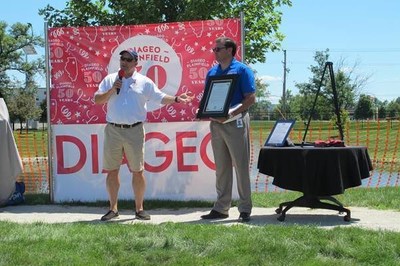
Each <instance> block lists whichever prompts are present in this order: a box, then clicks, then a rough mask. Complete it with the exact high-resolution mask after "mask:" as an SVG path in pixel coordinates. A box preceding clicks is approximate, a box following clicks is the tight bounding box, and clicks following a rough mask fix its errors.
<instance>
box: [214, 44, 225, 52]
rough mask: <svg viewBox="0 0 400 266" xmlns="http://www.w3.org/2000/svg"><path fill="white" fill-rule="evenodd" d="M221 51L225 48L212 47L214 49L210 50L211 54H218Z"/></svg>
mask: <svg viewBox="0 0 400 266" xmlns="http://www.w3.org/2000/svg"><path fill="white" fill-rule="evenodd" d="M222 49H226V47H225V46H224V47H218V46H217V47H214V48H212V50H213V52H216V53H218V52H219V51H221V50H222Z"/></svg>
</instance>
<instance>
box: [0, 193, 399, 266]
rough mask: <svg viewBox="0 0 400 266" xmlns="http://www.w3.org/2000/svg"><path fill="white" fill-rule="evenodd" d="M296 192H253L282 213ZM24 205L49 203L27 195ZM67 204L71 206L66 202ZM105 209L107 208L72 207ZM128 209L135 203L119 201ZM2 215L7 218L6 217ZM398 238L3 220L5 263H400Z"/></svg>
mask: <svg viewBox="0 0 400 266" xmlns="http://www.w3.org/2000/svg"><path fill="white" fill-rule="evenodd" d="M399 193H400V189H399V188H396V187H388V188H379V189H365V188H357V189H349V190H346V193H345V194H343V195H340V196H338V199H339V200H341V201H342V202H343V203H344V204H345V205H346V206H364V207H370V208H378V209H390V210H397V211H400V208H399V206H400V204H399V203H400V202H399V201H400V199H399V198H400V197H399V196H398V195H399ZM299 195H300V193H297V192H281V193H278V192H274V193H254V194H253V202H254V205H255V206H257V207H277V205H278V204H279V203H280V202H282V201H287V200H291V199H294V198H296V197H298V196H299ZM26 201H27V202H26V204H32V205H33V204H50V203H49V199H48V195H43V194H42V195H26ZM65 204H67V203H65ZM68 205H86V206H104V207H106V206H107V202H101V201H99V202H94V203H82V202H75V203H68ZM119 206H120V208H122V209H123V208H126V209H130V208H131V206H133V202H132V201H121V202H120V204H119ZM145 206H146V209H157V208H172V209H175V208H183V207H189V208H190V207H211V206H212V202H204V201H188V202H181V201H156V200H152V201H145ZM0 210H1V209H0ZM0 215H1V213H0ZM399 264H400V233H398V232H390V231H382V230H379V231H373V230H366V229H360V228H350V227H349V228H341V227H336V228H334V229H321V228H318V227H315V226H312V225H304V226H301V225H288V224H285V223H282V224H280V225H263V226H257V225H252V226H246V225H231V226H225V225H215V224H190V223H176V224H175V223H164V224H159V225H154V224H146V223H135V224H120V223H100V222H80V223H69V224H44V223H34V224H17V223H11V222H0V265H399Z"/></svg>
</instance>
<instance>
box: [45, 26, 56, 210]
mask: <svg viewBox="0 0 400 266" xmlns="http://www.w3.org/2000/svg"><path fill="white" fill-rule="evenodd" d="M48 29H49V28H48V24H47V21H45V22H44V36H45V61H46V64H45V65H46V103H47V165H48V167H49V172H48V173H49V176H48V178H49V194H50V202H51V203H53V202H54V190H53V187H54V186H53V156H52V154H53V150H52V145H51V143H52V134H51V124H50V65H49V62H50V58H49V54H50V51H49V36H48Z"/></svg>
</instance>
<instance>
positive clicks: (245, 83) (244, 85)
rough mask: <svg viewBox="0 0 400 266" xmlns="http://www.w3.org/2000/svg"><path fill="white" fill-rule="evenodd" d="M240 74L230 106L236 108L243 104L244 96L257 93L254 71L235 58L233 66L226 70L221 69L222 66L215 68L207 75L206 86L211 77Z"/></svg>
mask: <svg viewBox="0 0 400 266" xmlns="http://www.w3.org/2000/svg"><path fill="white" fill-rule="evenodd" d="M232 74H238V75H239V78H238V80H237V81H236V85H235V89H234V94H233V97H232V101H231V104H230V106H235V105H236V104H238V103H241V102H242V101H243V99H244V95H245V94H248V93H254V92H255V91H256V82H255V79H254V73H253V71H252V70H251V69H250V68H249V67H248V66H246V65H245V64H243V63H242V62H239V61H238V60H236V59H235V58H233V59H232V62H231V64H230V65H229V67H227V68H226V69H225V70H222V69H221V65H220V64H218V65H215V66H213V67H212V68H211V69H210V70H209V71H208V73H207V78H206V84H207V80H208V77H210V76H221V75H232Z"/></svg>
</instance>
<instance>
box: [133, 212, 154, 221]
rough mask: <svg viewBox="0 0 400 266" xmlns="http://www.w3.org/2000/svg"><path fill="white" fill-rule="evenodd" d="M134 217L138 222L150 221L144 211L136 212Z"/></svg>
mask: <svg viewBox="0 0 400 266" xmlns="http://www.w3.org/2000/svg"><path fill="white" fill-rule="evenodd" d="M135 217H136V219H138V220H150V215H148V214H147V213H146V212H145V211H138V212H136V213H135Z"/></svg>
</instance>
